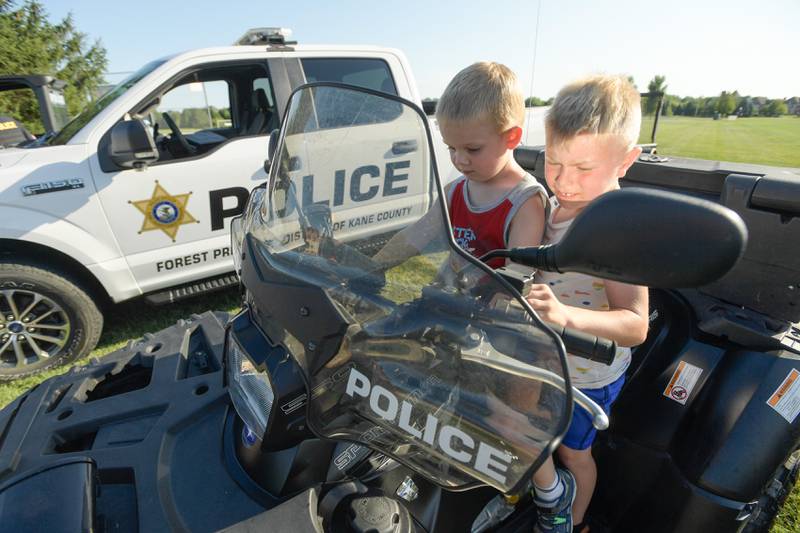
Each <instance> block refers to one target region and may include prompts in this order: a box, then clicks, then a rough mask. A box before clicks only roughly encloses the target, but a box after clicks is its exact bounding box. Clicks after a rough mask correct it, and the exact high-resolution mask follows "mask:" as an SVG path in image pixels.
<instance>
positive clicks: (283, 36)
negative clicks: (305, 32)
mask: <svg viewBox="0 0 800 533" xmlns="http://www.w3.org/2000/svg"><path fill="white" fill-rule="evenodd" d="M291 36H292V30H290V29H289V28H250V29H249V30H247V31H246V32H245V33H244V35H242V36H241V37H239V39H237V40H236V42H234V43H233V44H234V46H253V45H259V44H267V45H270V44H297V41H290V40H289V37H291Z"/></svg>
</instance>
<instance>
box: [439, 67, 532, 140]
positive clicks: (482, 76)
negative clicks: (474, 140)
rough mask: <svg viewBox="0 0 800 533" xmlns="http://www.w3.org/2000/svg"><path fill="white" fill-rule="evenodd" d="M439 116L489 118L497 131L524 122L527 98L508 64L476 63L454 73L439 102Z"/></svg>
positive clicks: (472, 118)
mask: <svg viewBox="0 0 800 533" xmlns="http://www.w3.org/2000/svg"><path fill="white" fill-rule="evenodd" d="M436 119H437V120H438V121H439V122H442V121H457V122H464V121H469V120H490V121H491V122H492V124H493V125H494V126H495V128H496V130H497V132H498V133H502V132H504V131H506V130H508V129H509V128H512V127H514V126H519V127H522V124H523V122H524V121H525V99H524V98H523V96H522V91H521V90H520V88H519V85H518V83H517V76H516V75H515V74H514V72H513V71H512V70H511V69H510V68H508V67H507V66H505V65H502V64H500V63H494V62H491V61H481V62H479V63H473V64H472V65H470V66H468V67H467V68H465V69H463V70H462V71H461V72H459V73H458V74H456V75H455V77H454V78H453V79H452V80H450V83H448V84H447V88H446V89H445V90H444V93H442V96H441V98H439V102H438V103H437V104H436Z"/></svg>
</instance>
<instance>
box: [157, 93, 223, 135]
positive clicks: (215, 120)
mask: <svg viewBox="0 0 800 533" xmlns="http://www.w3.org/2000/svg"><path fill="white" fill-rule="evenodd" d="M229 91H230V87H229V85H228V82H226V81H224V80H218V81H202V82H194V83H187V84H185V85H180V86H178V87H175V88H174V89H172V90H170V91H169V92H168V93H167V94H165V95H164V96H163V97H162V98H161V103H160V104H159V105H158V107H157V108H156V110H155V118H156V121H157V122H158V124H159V127H160V128H162V130H161V131H168V129H169V125H168V124H166V122H165V121H164V118H163V116H162V115H163V113H169V115H170V116H171V117H172V119H173V120H174V121H175V123H176V124H177V125H178V126H179V127H180V129H181V131H182V132H183V133H184V134H191V133H195V132H197V131H200V130H206V129H215V128H217V129H225V128H230V127H231V126H232V125H233V123H232V122H231V102H230V92H229Z"/></svg>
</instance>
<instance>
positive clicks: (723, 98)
mask: <svg viewBox="0 0 800 533" xmlns="http://www.w3.org/2000/svg"><path fill="white" fill-rule="evenodd" d="M735 109H736V97H735V96H734V95H733V94H732V93H729V92H727V91H722V93H720V95H719V98H718V99H717V112H718V113H719V114H720V115H722V116H727V115H730V114H731V113H733V111H734V110H735Z"/></svg>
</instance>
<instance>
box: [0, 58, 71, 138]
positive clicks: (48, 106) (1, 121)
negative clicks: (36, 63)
mask: <svg viewBox="0 0 800 533" xmlns="http://www.w3.org/2000/svg"><path fill="white" fill-rule="evenodd" d="M65 85H66V84H65V83H64V82H63V81H61V80H57V79H55V78H53V77H52V76H43V75H39V74H35V75H22V74H17V75H11V76H0V93H4V92H7V91H23V92H24V91H32V92H33V95H34V97H35V98H36V104H37V105H38V108H39V120H40V121H41V123H42V127H43V128H44V131H34V132H30V131H28V130H27V128H25V126H24V125H23V124H22V123H21V122H19V120H17V119H18V118H19V117H10V116H6V115H5V112H6V111H7V110H3V109H0V115H3V116H2V117H0V146H2V147H4V148H5V147H9V146H19V145H25V144H27V143H30V142H31V141H33V140H35V139H37V138H41V137H49V136H50V135H53V134H55V133H56V132H58V131H59V130H60V129H61V128H63V127H64V125H65V124H66V123H67V122H68V121H69V114H68V112H67V104H66V101H65V100H64V86H65Z"/></svg>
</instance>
